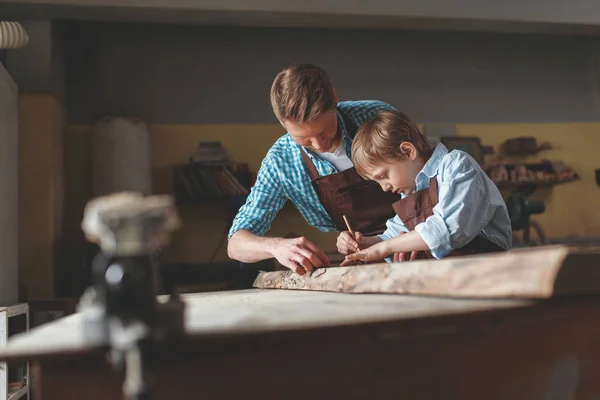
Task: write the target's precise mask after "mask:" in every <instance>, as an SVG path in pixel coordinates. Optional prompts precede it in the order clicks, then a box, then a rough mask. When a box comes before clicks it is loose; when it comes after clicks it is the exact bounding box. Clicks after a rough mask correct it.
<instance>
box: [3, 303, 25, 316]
mask: <svg viewBox="0 0 600 400" xmlns="http://www.w3.org/2000/svg"><path fill="white" fill-rule="evenodd" d="M0 311H6V316H7V317H8V318H10V317H14V316H16V315H23V314H27V312H28V311H29V305H27V304H16V305H14V306H8V307H0Z"/></svg>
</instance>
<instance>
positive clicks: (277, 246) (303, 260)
mask: <svg viewBox="0 0 600 400" xmlns="http://www.w3.org/2000/svg"><path fill="white" fill-rule="evenodd" d="M272 254H273V257H275V258H276V259H277V261H279V263H280V264H281V265H283V266H285V267H287V268H289V269H291V270H292V271H294V272H295V273H297V274H298V275H304V274H306V273H307V272H311V271H313V270H315V269H316V268H319V267H322V266H328V265H329V259H328V258H327V256H326V255H325V253H323V251H322V250H321V249H319V247H317V245H315V244H314V243H313V242H311V241H310V240H308V239H306V238H305V237H299V238H294V239H278V240H277V241H276V242H275V243H274V247H273V249H272Z"/></svg>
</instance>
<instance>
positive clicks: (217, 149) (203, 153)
mask: <svg viewBox="0 0 600 400" xmlns="http://www.w3.org/2000/svg"><path fill="white" fill-rule="evenodd" d="M190 163H196V164H202V165H213V166H225V165H229V164H231V160H230V158H229V156H228V155H227V153H226V152H225V149H223V146H222V144H221V142H219V141H209V142H200V143H199V144H198V148H197V149H196V150H195V151H194V152H193V153H192V154H191V155H190Z"/></svg>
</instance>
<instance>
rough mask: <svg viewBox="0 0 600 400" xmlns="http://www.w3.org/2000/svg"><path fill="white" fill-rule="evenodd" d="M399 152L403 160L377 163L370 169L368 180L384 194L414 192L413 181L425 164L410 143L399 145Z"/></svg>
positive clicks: (414, 184) (414, 185)
mask: <svg viewBox="0 0 600 400" xmlns="http://www.w3.org/2000/svg"><path fill="white" fill-rule="evenodd" d="M400 150H401V151H402V152H403V153H404V154H405V155H406V156H407V158H406V159H405V160H391V161H381V162H378V163H377V164H375V165H373V167H372V168H371V171H370V174H369V178H370V179H372V180H374V181H375V182H377V183H379V185H380V186H381V188H382V189H383V190H384V191H386V192H393V193H397V194H405V195H407V194H410V193H412V192H414V191H415V188H416V183H415V179H416V177H417V174H418V173H419V171H421V169H423V166H424V165H425V163H424V161H423V160H421V159H420V158H419V157H418V152H417V149H416V148H415V146H414V145H413V144H412V143H409V142H403V143H401V144H400Z"/></svg>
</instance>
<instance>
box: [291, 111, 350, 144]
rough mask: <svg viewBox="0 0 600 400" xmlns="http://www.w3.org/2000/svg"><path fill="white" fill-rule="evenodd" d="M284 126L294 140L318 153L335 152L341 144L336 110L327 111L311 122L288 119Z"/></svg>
mask: <svg viewBox="0 0 600 400" xmlns="http://www.w3.org/2000/svg"><path fill="white" fill-rule="evenodd" d="M283 126H284V127H285V128H286V129H287V131H288V132H289V134H290V136H291V137H292V139H293V140H294V142H296V143H297V144H299V145H300V146H304V147H307V148H308V149H310V150H312V151H314V152H317V153H327V152H333V151H335V149H336V148H337V146H338V145H339V144H340V137H339V136H338V134H337V113H336V110H330V111H326V112H324V113H322V114H321V115H320V116H319V117H318V118H317V119H315V120H313V121H309V122H301V123H296V122H292V121H287V120H286V121H283Z"/></svg>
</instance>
